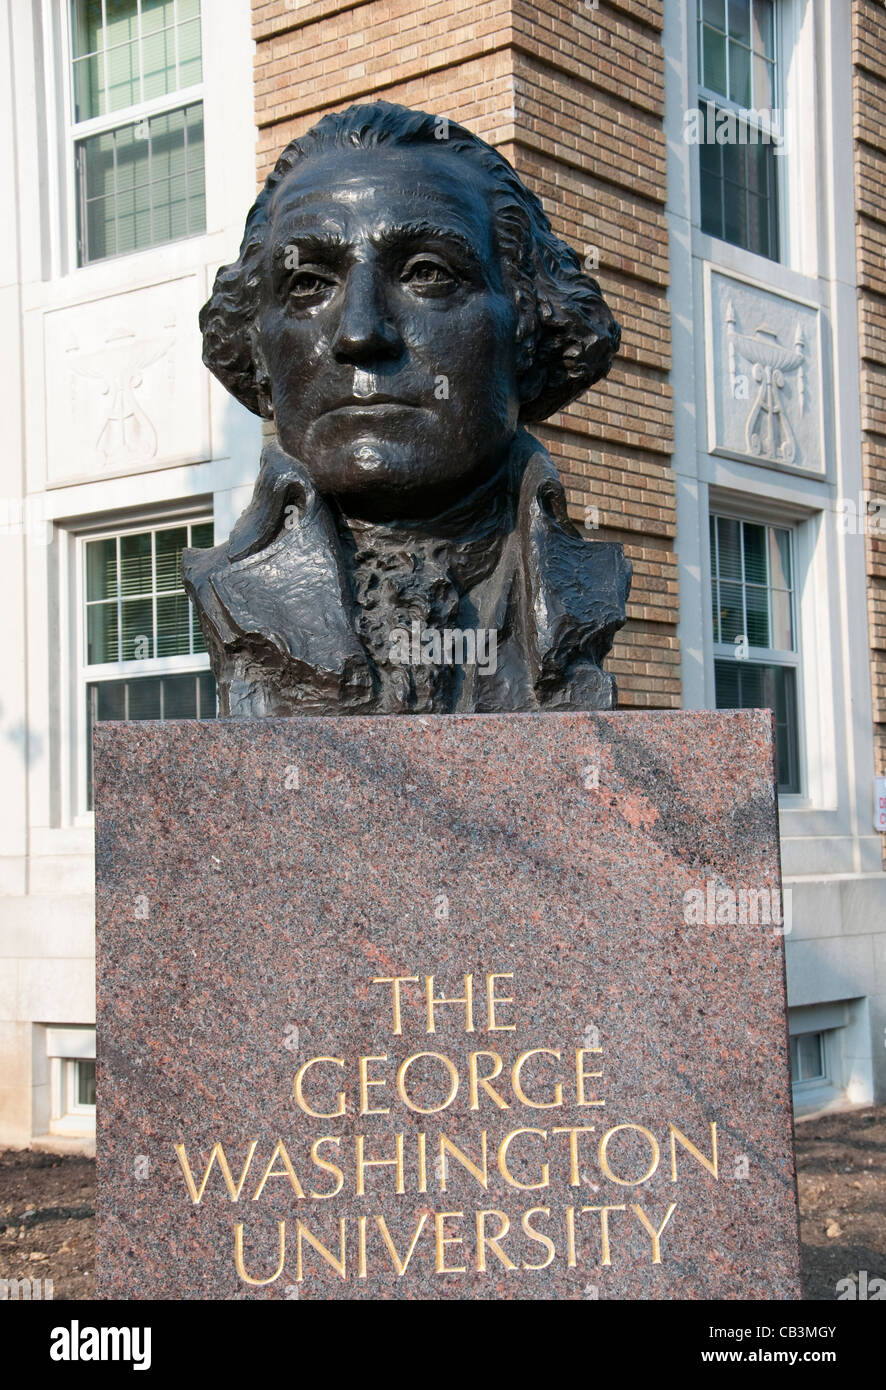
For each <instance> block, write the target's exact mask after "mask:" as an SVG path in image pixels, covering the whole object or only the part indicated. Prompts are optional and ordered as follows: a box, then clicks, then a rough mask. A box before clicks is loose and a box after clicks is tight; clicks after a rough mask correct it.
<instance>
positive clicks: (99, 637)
mask: <svg viewBox="0 0 886 1390" xmlns="http://www.w3.org/2000/svg"><path fill="white" fill-rule="evenodd" d="M118 659H119V658H118V651H117V605H116V603H96V604H91V605H90V606H89V608H87V610H86V662H87V665H89V666H100V665H102V664H103V663H104V662H105V661H117V660H118Z"/></svg>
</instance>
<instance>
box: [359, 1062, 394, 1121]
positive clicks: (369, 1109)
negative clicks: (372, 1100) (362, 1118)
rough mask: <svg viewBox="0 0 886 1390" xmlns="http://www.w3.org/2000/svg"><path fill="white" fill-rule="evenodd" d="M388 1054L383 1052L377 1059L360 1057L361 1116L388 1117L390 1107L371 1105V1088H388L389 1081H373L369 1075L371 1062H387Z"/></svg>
mask: <svg viewBox="0 0 886 1390" xmlns="http://www.w3.org/2000/svg"><path fill="white" fill-rule="evenodd" d="M387 1060H388V1054H387V1053H386V1052H382V1053H381V1054H380V1055H379V1056H377V1057H359V1058H358V1059H357V1066H358V1068H359V1071H360V1114H361V1115H387V1114H388V1111H389V1107H388V1106H387V1105H383V1106H379V1107H375V1106H371V1105H370V1104H369V1087H370V1086H387V1084H388V1083H387V1081H373V1080H372V1079H371V1077H370V1075H369V1063H370V1062H386V1061H387Z"/></svg>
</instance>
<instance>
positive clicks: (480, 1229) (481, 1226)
mask: <svg viewBox="0 0 886 1390" xmlns="http://www.w3.org/2000/svg"><path fill="white" fill-rule="evenodd" d="M487 1216H496V1217H498V1230H497V1231H496V1233H495V1235H494V1236H490V1235H487V1234H486V1218H487ZM510 1229H511V1223H510V1220H509V1218H508V1217H507V1216H506V1215H505V1213H504V1212H503V1211H498V1210H497V1209H496V1208H493V1209H492V1210H491V1211H478V1212H477V1268H478V1269H479V1271H480V1273H481V1274H485V1273H486V1247H487V1245H488V1246H489V1249H490V1250H491V1251H492V1252H493V1254H494V1255H495V1256H496V1257H497V1259H498V1260H500V1261H501V1263H502V1264H503V1265H504V1267H505V1269H516V1268H517V1266H516V1265H515V1264H514V1261H513V1260H512V1259H511V1257H510V1256H509V1255H506V1254H505V1252H504V1251H503V1250H502V1248H501V1246H500V1245H499V1243H498V1242H499V1241H500V1240H504V1238H505V1236H506V1235H507V1233H508V1231H509V1230H510Z"/></svg>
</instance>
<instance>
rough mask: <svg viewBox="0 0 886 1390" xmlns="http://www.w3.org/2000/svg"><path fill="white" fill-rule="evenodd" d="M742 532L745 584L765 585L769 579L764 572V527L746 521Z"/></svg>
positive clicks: (765, 571)
mask: <svg viewBox="0 0 886 1390" xmlns="http://www.w3.org/2000/svg"><path fill="white" fill-rule="evenodd" d="M743 532H744V534H743V540H744V577H745V582H746V583H747V584H765V583H767V581H768V578H769V576H768V573H767V570H766V527H765V526H755V525H753V524H752V523H751V522H749V521H746V522H744V525H743Z"/></svg>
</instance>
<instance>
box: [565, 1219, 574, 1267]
mask: <svg viewBox="0 0 886 1390" xmlns="http://www.w3.org/2000/svg"><path fill="white" fill-rule="evenodd" d="M566 1255H567V1259H566V1264H567V1267H568V1268H569V1269H574V1268H575V1264H576V1260H575V1207H567V1208H566Z"/></svg>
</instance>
